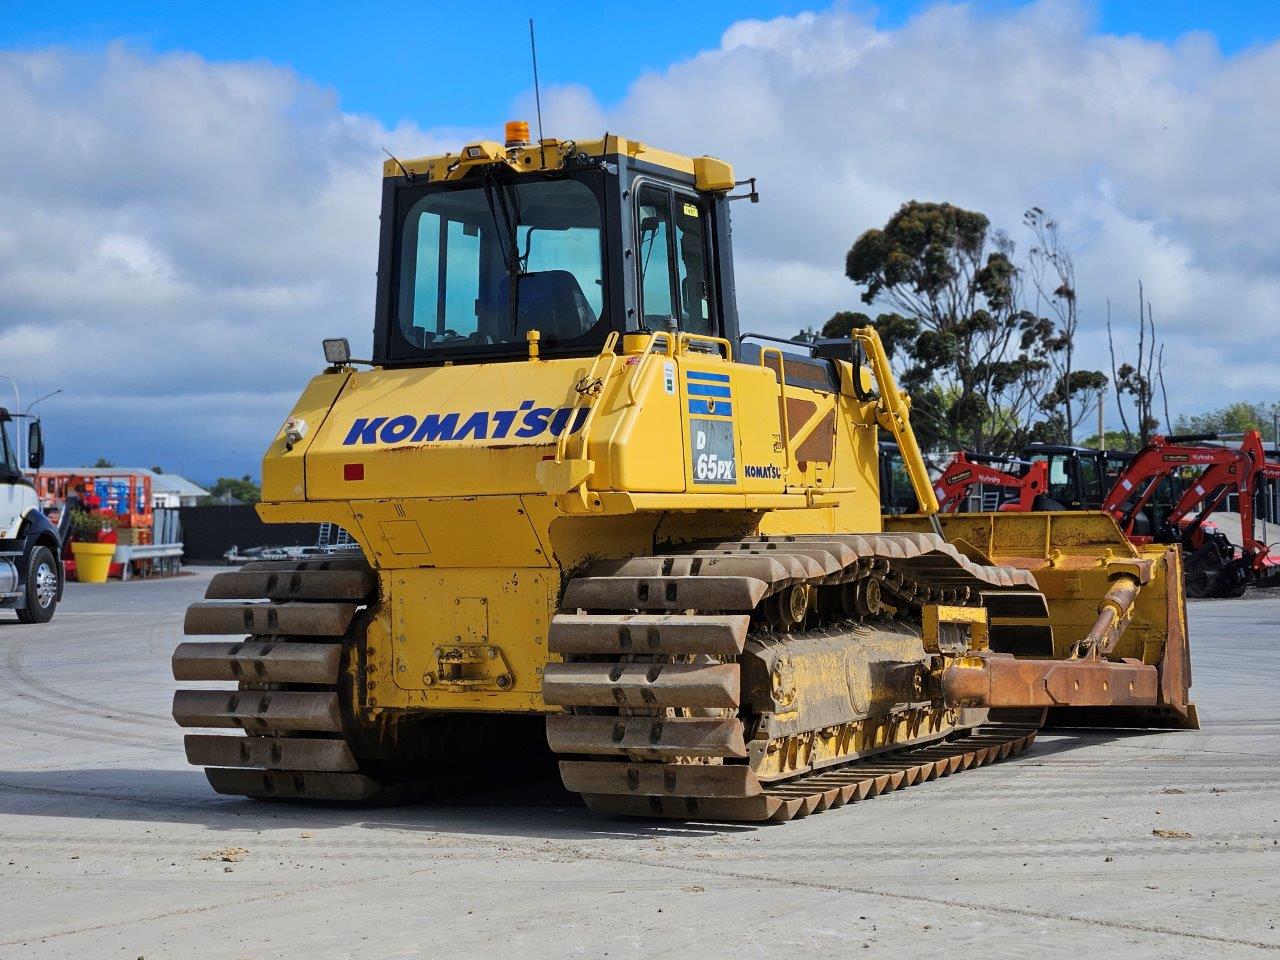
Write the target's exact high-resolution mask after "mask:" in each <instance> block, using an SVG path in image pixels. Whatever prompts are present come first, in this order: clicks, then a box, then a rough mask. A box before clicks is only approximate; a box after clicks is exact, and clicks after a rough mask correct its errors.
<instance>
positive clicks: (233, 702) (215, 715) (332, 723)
mask: <svg viewBox="0 0 1280 960" xmlns="http://www.w3.org/2000/svg"><path fill="white" fill-rule="evenodd" d="M173 719H174V720H176V721H177V722H178V725H179V726H182V727H239V728H241V729H244V730H254V731H263V732H265V731H269V730H314V731H321V732H327V733H341V732H342V712H341V710H340V709H339V706H338V695H337V694H336V693H332V692H328V691H325V692H314V693H313V692H299V691H280V690H266V691H262V690H236V691H231V692H228V691H224V690H178V691H177V692H175V693H174V695H173Z"/></svg>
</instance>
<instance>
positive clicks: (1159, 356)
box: [1107, 280, 1169, 450]
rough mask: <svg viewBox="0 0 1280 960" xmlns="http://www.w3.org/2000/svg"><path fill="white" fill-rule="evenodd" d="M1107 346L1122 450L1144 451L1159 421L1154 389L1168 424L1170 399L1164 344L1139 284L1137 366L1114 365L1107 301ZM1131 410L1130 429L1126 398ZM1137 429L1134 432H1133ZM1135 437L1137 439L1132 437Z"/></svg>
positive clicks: (1123, 363)
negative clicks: (1131, 420)
mask: <svg viewBox="0 0 1280 960" xmlns="http://www.w3.org/2000/svg"><path fill="white" fill-rule="evenodd" d="M1107 344H1108V346H1109V347H1110V349H1111V372H1112V376H1113V377H1114V382H1115V385H1116V407H1117V409H1118V410H1119V411H1120V423H1121V425H1122V426H1123V428H1124V436H1125V448H1126V449H1128V450H1137V449H1138V448H1139V447H1145V446H1146V445H1147V441H1148V440H1149V439H1150V438H1151V435H1152V434H1153V433H1154V432H1155V430H1156V428H1157V427H1159V426H1160V421H1159V420H1157V419H1156V417H1155V414H1154V409H1155V399H1156V389H1157V388H1159V390H1160V392H1161V394H1162V396H1163V399H1164V414H1165V422H1166V423H1168V422H1169V396H1168V394H1167V393H1166V392H1165V389H1164V344H1163V343H1161V342H1160V341H1159V339H1158V338H1157V336H1156V322H1155V319H1154V317H1153V315H1152V311H1151V303H1150V301H1148V300H1147V299H1146V291H1145V290H1143V287H1142V281H1141V280H1139V281H1138V355H1137V358H1136V363H1128V362H1122V363H1120V364H1119V365H1117V364H1116V342H1115V336H1114V334H1113V332H1112V329H1111V301H1110V300H1108V301H1107ZM1126 396H1128V397H1129V404H1130V406H1132V408H1133V410H1132V418H1133V427H1132V428H1131V427H1130V426H1129V423H1130V414H1129V412H1128V411H1126V410H1125V397H1126ZM1135 428H1136V429H1135ZM1135 434H1136V436H1135Z"/></svg>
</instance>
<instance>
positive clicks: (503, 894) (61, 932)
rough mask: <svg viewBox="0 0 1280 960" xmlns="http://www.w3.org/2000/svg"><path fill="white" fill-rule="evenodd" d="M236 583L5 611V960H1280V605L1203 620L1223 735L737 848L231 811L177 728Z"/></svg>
mask: <svg viewBox="0 0 1280 960" xmlns="http://www.w3.org/2000/svg"><path fill="white" fill-rule="evenodd" d="M210 573H211V571H207V570H206V571H198V572H196V573H195V575H193V576H187V577H182V578H179V579H174V580H167V581H154V582H132V583H127V584H121V583H111V584H108V585H105V586H89V585H83V586H82V585H75V584H73V585H71V586H70V587H69V590H68V595H67V598H66V601H65V603H64V605H63V607H62V609H61V610H60V611H59V613H58V616H57V618H56V619H55V620H54V622H53V623H51V624H48V625H46V626H37V627H28V626H21V625H18V624H17V623H16V621H15V620H14V619H13V617H12V615H11V614H8V613H3V612H0V814H2V816H0V958H3V960H9V958H19V957H21V958H26V957H52V958H66V957H76V958H99V957H108V958H110V957H123V958H128V960H132V958H135V957H146V958H147V960H156V958H168V957H173V958H183V960H187V958H204V957H209V958H218V960H226V958H272V957H282V958H283V957H288V958H294V957H305V958H307V960H330V958H334V960H336V958H347V957H360V958H362V960H367V958H381V957H422V956H432V955H434V954H436V953H437V952H441V953H444V952H447V955H449V956H451V957H502V958H507V957H513V956H523V957H529V958H542V957H617V958H627V957H645V958H659V957H671V958H681V960H685V958H700V957H735V958H742V957H767V958H777V957H827V956H831V957H842V958H848V957H864V956H865V957H876V956H880V957H896V956H903V957H906V956H913V957H930V956H956V957H958V956H969V957H987V956H990V957H1000V958H1003V957H1033V958H1036V960H1045V958H1050V957H1071V958H1075V960H1079V958H1086V957H1100V956H1106V957H1109V958H1122V957H1162V958H1167V957H1192V956H1194V957H1197V958H1206V957H1214V958H1218V957H1252V956H1275V955H1276V954H1277V951H1280V930H1277V929H1276V927H1277V914H1280V909H1278V908H1277V893H1280V847H1277V841H1278V840H1280V825H1277V818H1280V719H1278V716H1280V693H1278V692H1277V679H1278V678H1280V636H1278V634H1280V630H1277V624H1278V623H1280V598H1277V597H1273V596H1261V595H1253V596H1251V597H1250V598H1246V599H1242V600H1234V601H1201V602H1199V603H1196V604H1194V605H1193V606H1192V608H1191V614H1190V615H1191V628H1192V634H1191V635H1192V643H1193V646H1192V653H1193V661H1194V665H1195V678H1196V683H1195V690H1194V693H1195V698H1196V700H1197V701H1198V703H1199V707H1200V715H1201V717H1202V719H1203V722H1204V729H1203V730H1201V731H1200V732H1198V733H1191V732H1174V733H1150V734H1125V735H1114V734H1088V735H1084V736H1073V737H1061V736H1048V735H1046V736H1043V737H1042V738H1041V739H1040V740H1039V741H1037V744H1036V746H1035V747H1034V748H1033V749H1032V751H1031V752H1030V753H1028V754H1026V755H1025V756H1024V757H1023V758H1021V759H1018V760H1016V761H1010V762H1008V763H1005V764H998V765H995V766H991V767H986V768H982V769H979V770H974V771H970V772H968V773H964V774H962V775H958V776H954V777H951V778H948V779H944V780H940V781H936V782H934V783H930V784H925V785H922V786H917V787H912V788H910V789H908V790H903V791H899V792H897V793H893V794H889V795H887V796H885V797H881V798H878V799H874V800H868V801H865V802H863V803H859V804H854V805H851V806H848V807H845V808H843V809H841V810H837V811H832V812H828V813H825V814H822V815H820V816H816V817H811V818H809V819H806V820H801V821H797V822H794V823H790V824H783V825H778V826H769V827H763V828H751V827H733V828H715V827H707V826H696V827H685V826H681V825H675V824H661V823H648V822H628V821H619V820H607V819H600V818H596V817H593V816H592V815H590V814H589V813H588V812H587V811H586V810H585V809H584V808H582V807H580V806H578V804H577V803H576V802H575V801H573V800H572V798H569V797H567V796H565V795H564V794H562V793H560V792H558V790H557V789H556V787H555V786H554V785H553V784H552V783H551V782H547V783H542V784H535V785H533V786H531V787H526V788H521V789H519V790H513V791H509V792H507V793H506V794H504V795H495V794H489V795H484V796H479V797H475V798H471V799H469V800H468V801H466V802H458V803H453V804H450V805H445V806H434V807H418V808H406V809H392V810H375V811H361V810H324V809H308V808H303V807H298V806H285V805H268V804H261V803H254V802H250V801H245V800H234V799H228V798H224V797H219V796H217V795H215V794H214V793H212V791H210V789H209V788H208V785H207V784H206V782H205V779H204V776H203V774H202V773H200V772H199V771H198V770H193V769H190V768H188V767H187V766H186V764H185V762H184V760H183V756H182V748H181V736H180V732H179V730H178V729H177V728H176V727H175V726H174V725H173V723H172V721H171V720H170V718H169V699H170V695H171V694H170V691H171V687H172V683H171V681H170V679H169V654H170V651H171V650H172V649H173V646H174V645H175V643H177V642H178V640H179V639H180V633H181V620H182V612H183V609H184V608H185V606H186V605H187V603H188V602H189V601H191V600H193V599H196V598H198V597H199V596H200V595H201V593H202V591H203V588H204V584H205V582H206V581H207V579H208V577H209V575H210ZM1154 831H1174V833H1171V834H1167V835H1165V836H1160V835H1158V834H1156V833H1155V832H1154ZM223 852H225V854H224V853H223ZM224 855H225V857H226V858H227V859H223V856H224Z"/></svg>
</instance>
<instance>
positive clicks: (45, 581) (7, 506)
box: [0, 407, 65, 623]
mask: <svg viewBox="0 0 1280 960" xmlns="http://www.w3.org/2000/svg"><path fill="white" fill-rule="evenodd" d="M18 419H26V420H27V421H28V424H27V466H28V467H29V468H30V469H32V470H39V469H40V467H41V466H42V465H43V464H44V439H43V437H42V436H41V433H40V421H39V420H38V419H36V418H35V417H32V416H30V415H29V414H24V415H19V416H13V415H10V413H9V411H7V410H5V409H4V408H3V407H0V610H16V611H17V613H18V619H19V620H21V621H22V622H23V623H48V622H49V621H50V620H52V619H53V613H54V611H55V610H56V609H57V607H58V601H59V600H61V599H62V588H63V583H64V579H65V578H64V576H63V567H62V534H61V531H59V529H58V528H57V527H55V526H54V525H53V523H52V522H51V521H50V520H49V518H48V517H46V516H45V515H44V513H43V512H42V511H41V510H40V501H39V498H38V497H37V496H36V488H35V484H33V483H32V482H31V481H30V480H29V479H27V476H26V474H24V473H23V472H22V467H21V465H20V464H19V462H18V450H17V447H15V446H14V443H13V434H12V433H11V432H10V426H11V425H13V424H14V422H15V420H18Z"/></svg>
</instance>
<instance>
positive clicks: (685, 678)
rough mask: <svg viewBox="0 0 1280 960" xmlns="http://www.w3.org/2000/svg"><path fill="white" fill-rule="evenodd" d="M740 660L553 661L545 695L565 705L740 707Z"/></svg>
mask: <svg viewBox="0 0 1280 960" xmlns="http://www.w3.org/2000/svg"><path fill="white" fill-rule="evenodd" d="M739 678H740V674H739V668H738V665H737V664H736V663H717V664H710V665H706V666H703V665H701V664H688V663H625V664H624V663H619V664H613V665H607V664H599V663H549V664H547V666H546V668H545V670H544V672H543V675H542V697H543V699H544V700H545V701H546V702H547V703H549V704H552V705H555V706H565V707H570V706H572V707H617V706H620V705H621V706H633V707H736V706H738V698H739Z"/></svg>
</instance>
